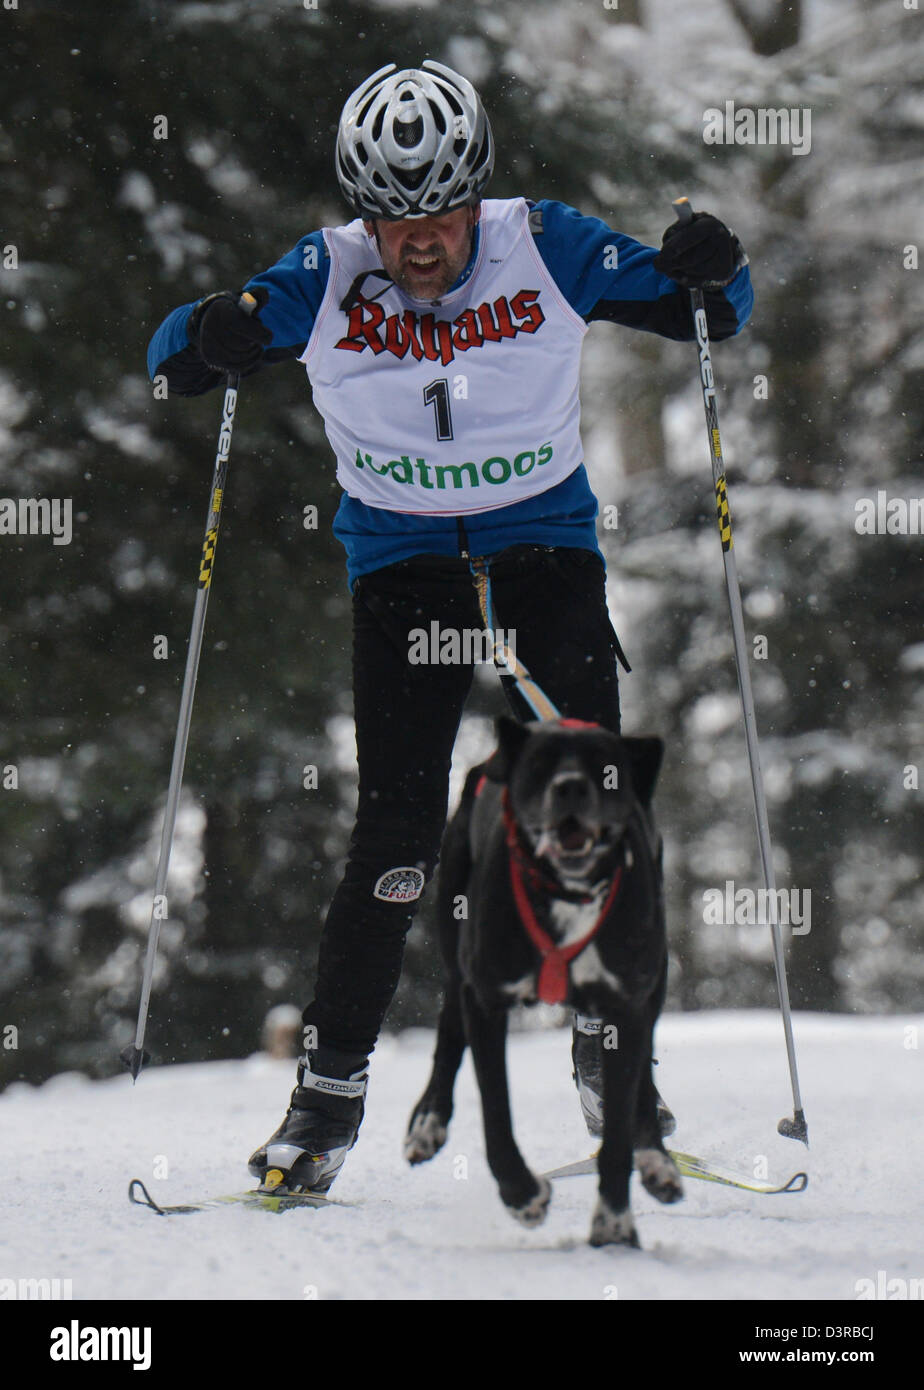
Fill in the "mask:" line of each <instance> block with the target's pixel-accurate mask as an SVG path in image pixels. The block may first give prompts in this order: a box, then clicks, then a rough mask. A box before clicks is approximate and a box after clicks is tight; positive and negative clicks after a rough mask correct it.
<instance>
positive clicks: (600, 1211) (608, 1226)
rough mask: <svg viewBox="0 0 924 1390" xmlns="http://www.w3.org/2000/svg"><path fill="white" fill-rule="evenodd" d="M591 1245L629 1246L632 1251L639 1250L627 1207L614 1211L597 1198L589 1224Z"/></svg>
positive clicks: (633, 1225) (603, 1200)
mask: <svg viewBox="0 0 924 1390" xmlns="http://www.w3.org/2000/svg"><path fill="white" fill-rule="evenodd" d="M590 1243H591V1245H630V1246H631V1247H632V1249H633V1250H639V1249H641V1246H640V1245H639V1239H638V1231H637V1230H636V1229H635V1222H634V1221H633V1219H632V1212H631V1211H630V1210H629V1208H628V1207H626V1208H625V1210H624V1211H614V1210H613V1208H612V1207H611V1206H610V1205H609V1203H608V1202H607V1201H606V1200H605V1199H604V1198H603V1197H598V1198H597V1205H596V1208H595V1210H594V1215H593V1220H592V1221H591V1223H590Z"/></svg>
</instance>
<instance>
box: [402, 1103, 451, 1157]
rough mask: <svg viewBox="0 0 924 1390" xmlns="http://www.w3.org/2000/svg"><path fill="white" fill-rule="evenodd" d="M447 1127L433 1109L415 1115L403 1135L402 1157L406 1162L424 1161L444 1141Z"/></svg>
mask: <svg viewBox="0 0 924 1390" xmlns="http://www.w3.org/2000/svg"><path fill="white" fill-rule="evenodd" d="M448 1132H449V1131H448V1129H447V1128H446V1126H445V1125H444V1124H443V1122H442V1120H441V1119H440V1117H439V1115H436V1114H434V1113H433V1111H432V1110H431V1111H429V1112H424V1113H423V1114H421V1115H415V1116H414V1119H413V1121H412V1122H411V1127H410V1129H409V1130H408V1132H407V1134H406V1135H405V1136H404V1157H405V1158H406V1159H407V1161H408V1163H426V1162H427V1159H429V1158H432V1157H433V1155H434V1154H436V1153H439V1151H440V1149H441V1148H442V1147H443V1145H444V1144H445V1143H446V1135H447V1134H448Z"/></svg>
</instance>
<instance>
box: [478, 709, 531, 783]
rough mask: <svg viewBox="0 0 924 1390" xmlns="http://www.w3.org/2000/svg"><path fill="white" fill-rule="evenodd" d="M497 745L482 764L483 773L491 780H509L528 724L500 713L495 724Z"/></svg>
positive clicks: (526, 733) (524, 739)
mask: <svg viewBox="0 0 924 1390" xmlns="http://www.w3.org/2000/svg"><path fill="white" fill-rule="evenodd" d="M495 728H496V729H497V747H496V748H495V750H494V752H493V753H492V754H491V756H490V758H489V759H488V761H487V762H486V763H485V765H484V774H485V776H486V777H489V778H490V780H491V781H492V782H509V781H510V774H511V773H512V772H513V768H514V764H515V763H516V760H517V758H518V757H519V756H520V750H521V749H522V747H523V744H524V743H525V742H526V740H527V739H528V738H529V725H528V724H521V723H520V722H519V720H518V719H511V718H510V715H509V714H502V715H501V716H500V718H499V719H498V720H497V722H496V724H495Z"/></svg>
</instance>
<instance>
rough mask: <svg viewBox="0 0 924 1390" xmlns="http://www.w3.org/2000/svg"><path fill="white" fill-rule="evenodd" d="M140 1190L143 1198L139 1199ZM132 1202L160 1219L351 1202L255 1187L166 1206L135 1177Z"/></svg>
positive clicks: (317, 1195) (129, 1190)
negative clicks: (238, 1208)
mask: <svg viewBox="0 0 924 1390" xmlns="http://www.w3.org/2000/svg"><path fill="white" fill-rule="evenodd" d="M138 1191H140V1192H142V1193H143V1194H144V1195H143V1196H138V1195H137V1194H138ZM128 1200H129V1201H130V1202H133V1203H134V1204H135V1206H138V1207H147V1208H148V1209H149V1210H150V1211H155V1212H157V1214H158V1216H183V1215H185V1214H186V1213H188V1212H194V1211H210V1210H211V1209H212V1208H214V1207H228V1206H244V1207H256V1208H258V1209H259V1210H260V1211H277V1212H278V1211H292V1210H294V1208H295V1207H348V1206H352V1205H354V1204H353V1203H351V1202H338V1201H336V1200H335V1199H334V1198H332V1197H324V1196H322V1195H321V1194H320V1193H319V1192H287V1191H285V1190H283V1191H282V1192H278V1191H276V1192H274V1191H272V1190H266V1189H264V1188H261V1187H254V1188H251V1190H250V1191H249V1192H232V1193H231V1194H230V1195H229V1196H226V1197H204V1198H203V1199H202V1200H201V1201H198V1202H182V1203H180V1204H179V1205H177V1206H172V1207H162V1206H161V1205H160V1203H159V1202H155V1200H154V1198H153V1197H152V1196H151V1194H150V1192H149V1191H148V1189H147V1188H146V1187H145V1185H144V1183H143V1182H142V1181H141V1179H140V1178H132V1180H131V1182H130V1183H129V1184H128Z"/></svg>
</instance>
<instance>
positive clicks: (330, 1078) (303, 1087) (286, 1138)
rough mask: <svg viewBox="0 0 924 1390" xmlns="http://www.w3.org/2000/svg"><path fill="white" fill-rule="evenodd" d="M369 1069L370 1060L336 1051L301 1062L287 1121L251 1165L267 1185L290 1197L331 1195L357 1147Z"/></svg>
mask: <svg viewBox="0 0 924 1390" xmlns="http://www.w3.org/2000/svg"><path fill="white" fill-rule="evenodd" d="M368 1066H369V1059H368V1058H367V1057H363V1056H361V1055H359V1054H357V1053H348V1052H335V1051H334V1049H333V1048H330V1047H318V1048H314V1049H312V1050H311V1051H309V1052H308V1054H307V1055H306V1056H305V1057H300V1058H299V1063H298V1085H297V1086H296V1088H295V1090H294V1091H293V1092H292V1099H291V1100H290V1102H289V1108H288V1110H287V1111H286V1117H285V1119H284V1120H283V1122H282V1124H281V1125H280V1126H279V1128H278V1129H277V1130H276V1133H275V1134H274V1135H273V1136H272V1138H270V1139H267V1141H266V1143H265V1144H263V1145H262V1146H261V1147H260V1148H259V1149H257V1151H256V1153H254V1154H251V1157H250V1161H249V1163H248V1167H249V1168H250V1171H251V1173H253V1175H254V1177H255V1178H259V1179H260V1182H261V1184H264V1185H269V1186H271V1187H275V1188H277V1189H278V1187H279V1186H284V1187H286V1188H288V1190H289V1191H290V1192H306V1191H310V1192H326V1191H327V1189H328V1188H329V1187H330V1185H331V1183H332V1182H333V1181H334V1178H335V1177H336V1176H337V1174H338V1173H339V1171H340V1169H341V1168H342V1166H343V1161H344V1159H345V1158H346V1156H347V1154H348V1153H349V1151H350V1149H352V1147H353V1145H354V1144H355V1143H356V1138H357V1135H358V1133H359V1126H360V1125H361V1124H362V1119H363V1108H364V1097H365V1094H366V1082H367V1079H368ZM268 1174H269V1179H267V1175H268Z"/></svg>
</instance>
